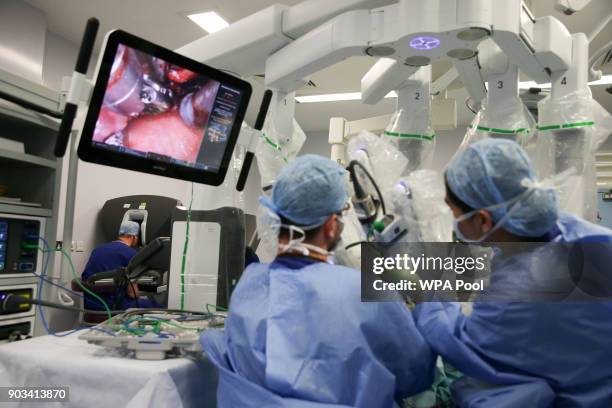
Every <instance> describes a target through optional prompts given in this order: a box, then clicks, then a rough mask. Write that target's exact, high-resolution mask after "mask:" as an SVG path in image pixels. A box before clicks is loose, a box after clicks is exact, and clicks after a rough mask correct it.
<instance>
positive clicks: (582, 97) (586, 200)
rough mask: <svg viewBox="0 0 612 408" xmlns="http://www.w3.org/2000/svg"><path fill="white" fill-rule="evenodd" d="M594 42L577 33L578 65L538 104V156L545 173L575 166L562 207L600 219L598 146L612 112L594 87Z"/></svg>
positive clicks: (556, 79) (562, 191) (610, 128)
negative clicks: (590, 82) (591, 54)
mask: <svg viewBox="0 0 612 408" xmlns="http://www.w3.org/2000/svg"><path fill="white" fill-rule="evenodd" d="M588 46H589V43H588V39H587V37H586V35H584V34H582V33H579V34H573V35H572V41H571V46H570V47H569V48H570V50H571V53H572V64H571V65H570V68H569V69H568V70H566V71H560V72H556V73H554V75H553V81H552V89H551V94H550V96H548V97H547V98H546V99H544V100H542V101H541V102H540V103H539V104H538V111H539V118H538V135H537V142H536V152H535V155H534V156H535V160H534V161H535V163H537V166H538V171H539V174H540V175H541V177H551V176H554V175H557V174H561V173H564V172H568V171H569V172H570V173H571V174H569V175H568V176H566V177H565V182H564V183H563V185H562V186H561V187H559V188H558V197H559V206H560V208H561V209H562V210H565V211H569V212H572V213H574V214H577V215H579V216H581V217H583V218H585V219H587V220H590V221H593V222H595V221H596V217H597V184H596V172H595V151H596V150H597V148H598V147H599V146H600V144H601V143H602V142H603V141H604V140H605V139H606V138H607V137H608V135H609V134H610V133H611V132H612V117H611V116H610V114H609V113H608V112H607V111H606V110H605V109H604V108H602V107H601V106H600V105H599V103H597V102H596V101H595V100H593V98H592V95H591V90H590V88H589V87H588V83H587V81H588V66H587V65H586V63H585V61H588Z"/></svg>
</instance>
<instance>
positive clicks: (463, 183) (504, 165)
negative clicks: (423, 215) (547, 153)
mask: <svg viewBox="0 0 612 408" xmlns="http://www.w3.org/2000/svg"><path fill="white" fill-rule="evenodd" d="M524 179H529V180H531V181H535V180H536V176H535V173H534V170H533V167H532V165H531V162H530V160H529V158H528V157H527V154H526V153H525V151H524V150H523V149H522V148H521V147H520V146H519V145H518V144H517V143H515V142H513V141H510V140H504V139H485V140H482V141H480V142H477V143H474V144H472V145H470V146H468V147H467V148H466V149H464V150H462V151H460V152H458V153H457V154H456V155H455V157H453V159H452V160H451V162H450V163H449V165H448V167H447V169H446V182H447V184H448V188H449V189H450V190H451V192H453V193H454V194H455V195H456V196H457V197H458V198H459V199H460V200H461V201H463V202H464V203H465V204H467V205H469V206H470V207H471V208H473V209H475V210H477V209H482V208H487V207H490V206H493V205H495V204H502V203H504V202H508V201H509V200H512V199H513V198H516V197H518V196H519V195H520V194H521V193H524V192H525V191H526V189H527V187H525V185H524V184H522V182H523V180H524ZM513 204H514V203H509V204H508V205H506V206H502V207H500V208H495V209H492V210H490V212H491V215H492V217H493V221H494V222H498V221H499V220H500V219H501V218H502V217H503V216H504V215H506V213H507V212H508V210H509V209H510V207H512V205H513ZM516 206H517V207H516V208H515V209H514V210H513V211H512V213H511V214H510V215H509V218H508V219H506V220H505V221H504V223H503V225H502V226H501V227H502V228H503V229H505V230H506V231H508V232H510V233H512V234H515V235H518V236H523V237H540V236H542V235H544V234H546V232H548V231H549V230H550V229H551V228H552V226H553V225H554V224H555V222H556V220H557V216H558V208H557V200H556V196H555V192H554V190H552V189H544V188H536V189H534V190H533V191H532V192H531V193H530V194H528V195H527V196H526V197H524V198H523V199H522V200H520V201H519V202H518V203H517V204H516Z"/></svg>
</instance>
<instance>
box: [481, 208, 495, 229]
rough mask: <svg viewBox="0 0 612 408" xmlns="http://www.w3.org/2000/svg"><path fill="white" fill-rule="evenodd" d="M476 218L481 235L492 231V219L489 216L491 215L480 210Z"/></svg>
mask: <svg viewBox="0 0 612 408" xmlns="http://www.w3.org/2000/svg"><path fill="white" fill-rule="evenodd" d="M478 218H479V219H480V228H481V230H482V232H483V233H485V234H486V233H487V232H489V231H491V229H493V225H495V224H494V222H493V217H492V216H491V213H490V212H488V211H486V210H480V211H479V212H478Z"/></svg>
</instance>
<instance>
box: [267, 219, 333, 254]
mask: <svg viewBox="0 0 612 408" xmlns="http://www.w3.org/2000/svg"><path fill="white" fill-rule="evenodd" d="M281 226H282V227H283V228H285V229H287V230H289V242H288V243H286V244H281V243H279V244H278V248H279V250H280V252H281V253H282V252H289V251H296V252H300V253H301V254H303V255H304V256H308V255H310V252H311V251H312V252H318V253H320V254H321V255H325V256H328V255H329V254H330V251H327V250H326V249H323V248H319V247H318V246H316V245H311V244H308V243H306V242H304V239H306V233H305V232H304V228H301V227H297V226H295V225H284V224H281ZM316 227H318V226H314V227H309V228H308V229H311V228H316ZM296 235H297V237H295V236H296Z"/></svg>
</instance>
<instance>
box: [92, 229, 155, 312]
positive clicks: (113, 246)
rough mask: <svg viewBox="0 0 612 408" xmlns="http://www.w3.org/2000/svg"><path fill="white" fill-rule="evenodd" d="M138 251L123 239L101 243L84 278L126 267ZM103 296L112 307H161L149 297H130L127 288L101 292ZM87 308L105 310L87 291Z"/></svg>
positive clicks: (93, 252)
mask: <svg viewBox="0 0 612 408" xmlns="http://www.w3.org/2000/svg"><path fill="white" fill-rule="evenodd" d="M137 253H138V251H137V250H136V249H134V248H131V247H130V246H128V245H127V244H124V243H123V242H121V241H112V242H108V243H106V244H103V245H100V246H99V247H97V248H95V249H94V250H93V251H92V253H91V256H90V257H89V260H88V261H87V264H86V265H85V269H84V270H83V274H82V277H83V280H87V278H89V277H90V276H92V275H94V274H96V273H100V272H108V271H112V270H115V269H118V268H125V267H126V266H128V264H129V263H130V260H131V259H132V258H133V257H134V255H136V254H137ZM101 297H102V299H104V301H105V302H106V304H107V305H108V307H109V308H111V309H117V310H125V309H130V308H143V309H144V308H156V307H161V305H159V304H158V303H157V302H154V301H152V300H149V299H130V298H128V297H127V293H126V290H125V288H117V290H116V291H115V293H109V294H101ZM115 303H117V304H115ZM85 308H86V309H90V310H105V307H104V305H102V304H101V303H100V301H99V300H97V299H95V298H93V297H91V296H90V295H88V294H87V293H85Z"/></svg>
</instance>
